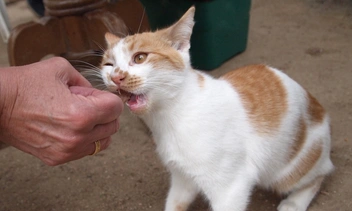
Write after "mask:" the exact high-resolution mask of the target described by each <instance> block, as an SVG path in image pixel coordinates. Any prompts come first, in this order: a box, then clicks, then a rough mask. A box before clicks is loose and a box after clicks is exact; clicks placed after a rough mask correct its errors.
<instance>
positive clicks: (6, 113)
mask: <svg viewBox="0 0 352 211" xmlns="http://www.w3.org/2000/svg"><path fill="white" fill-rule="evenodd" d="M122 109H123V103H122V101H121V100H120V98H119V97H117V96H116V95H114V94H112V93H109V92H105V91H100V90H97V89H94V88H92V87H91V85H90V83H89V82H88V81H87V80H86V79H85V78H83V77H82V76H81V75H80V74H79V73H78V72H77V71H76V70H75V69H74V68H73V67H72V66H71V65H70V64H69V62H68V61H66V60H65V59H63V58H60V57H56V58H52V59H48V60H45V61H42V62H38V63H34V64H31V65H27V66H20V67H10V68H4V69H2V70H0V141H3V142H5V143H7V144H9V145H12V146H14V147H16V148H18V149H20V150H22V151H25V152H28V153H30V154H32V155H34V156H36V157H38V158H39V159H41V160H42V161H43V162H44V163H46V164H48V165H52V166H53V165H58V164H62V163H66V162H69V161H72V160H76V159H79V158H82V157H84V156H86V155H90V154H92V153H93V152H94V150H95V144H94V142H95V141H97V140H100V142H101V149H102V150H104V149H106V148H107V147H108V145H109V144H110V141H111V138H110V136H111V135H112V134H114V133H115V132H116V131H117V130H118V128H119V119H118V118H119V116H120V114H121V112H122Z"/></svg>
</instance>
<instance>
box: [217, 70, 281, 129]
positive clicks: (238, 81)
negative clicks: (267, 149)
mask: <svg viewBox="0 0 352 211" xmlns="http://www.w3.org/2000/svg"><path fill="white" fill-rule="evenodd" d="M221 78H223V79H225V80H227V81H228V82H230V83H231V85H232V86H233V87H234V88H235V89H236V91H237V92H238V93H239V94H240V97H241V98H242V101H243V103H244V106H245V108H246V110H247V112H248V115H249V118H250V121H251V123H252V124H253V125H254V126H255V128H256V130H257V131H258V132H260V133H270V132H272V131H273V130H275V129H276V128H278V127H279V126H280V123H281V120H282V118H283V116H284V115H285V113H286V111H287V99H286V98H287V94H286V90H285V87H284V86H283V84H282V82H281V80H280V78H279V77H278V76H277V75H276V74H275V73H274V72H273V71H271V70H270V69H268V67H266V66H265V65H250V66H246V67H242V68H239V69H237V70H234V71H231V72H229V73H227V74H225V75H224V76H222V77H221Z"/></svg>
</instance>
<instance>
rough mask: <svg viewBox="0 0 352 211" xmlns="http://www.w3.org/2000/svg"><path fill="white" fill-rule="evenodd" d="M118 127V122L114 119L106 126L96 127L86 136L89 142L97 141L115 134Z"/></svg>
mask: <svg viewBox="0 0 352 211" xmlns="http://www.w3.org/2000/svg"><path fill="white" fill-rule="evenodd" d="M119 127H120V124H119V120H118V119H115V120H113V121H111V122H109V123H106V124H100V125H96V126H95V127H94V128H93V129H92V130H91V131H90V132H89V133H88V134H87V137H89V138H90V139H91V140H99V139H101V138H104V137H107V136H111V135H113V134H115V133H116V132H117V131H118V129H119Z"/></svg>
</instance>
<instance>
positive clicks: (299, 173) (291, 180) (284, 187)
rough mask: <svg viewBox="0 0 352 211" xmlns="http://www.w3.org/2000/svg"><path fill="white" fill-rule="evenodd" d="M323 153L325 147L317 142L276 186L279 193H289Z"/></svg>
mask: <svg viewBox="0 0 352 211" xmlns="http://www.w3.org/2000/svg"><path fill="white" fill-rule="evenodd" d="M322 151H323V145H322V142H321V141H317V142H315V143H314V144H313V146H312V147H311V148H310V149H309V151H308V152H307V153H306V154H305V155H304V157H302V158H300V160H299V162H298V163H297V164H296V166H295V168H294V169H293V170H292V171H291V172H290V173H289V174H288V175H287V176H285V177H284V178H282V179H281V180H280V181H279V182H277V183H276V184H275V185H274V188H275V189H276V190H277V191H278V192H279V193H287V192H289V191H290V190H291V189H292V187H293V186H294V185H295V184H296V183H298V182H299V180H301V178H302V177H304V176H305V175H306V174H307V173H308V172H309V171H310V170H311V169H312V168H313V167H314V165H315V164H316V163H317V161H318V160H319V158H320V156H321V153H322Z"/></svg>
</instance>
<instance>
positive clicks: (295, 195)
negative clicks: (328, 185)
mask: <svg viewBox="0 0 352 211" xmlns="http://www.w3.org/2000/svg"><path fill="white" fill-rule="evenodd" d="M323 179H324V177H318V178H317V179H316V180H315V181H313V182H312V183H311V184H309V185H307V186H305V187H303V188H301V189H298V190H296V191H293V192H292V193H290V194H289V195H288V197H287V198H286V199H284V200H282V201H281V203H280V205H279V206H278V208H277V210H278V211H306V210H307V207H308V206H309V204H310V202H311V201H312V199H313V198H314V196H315V195H316V194H317V192H318V191H319V189H320V185H321V183H322V181H323Z"/></svg>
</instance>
